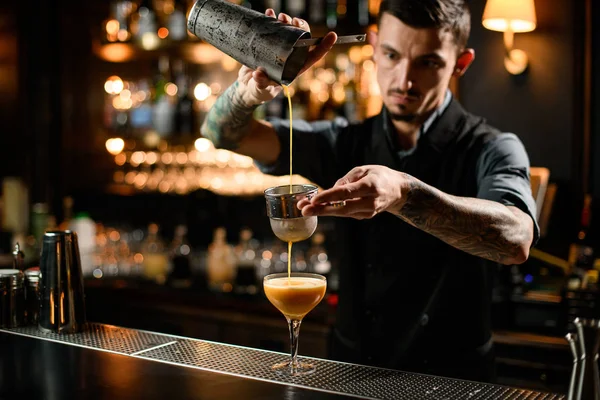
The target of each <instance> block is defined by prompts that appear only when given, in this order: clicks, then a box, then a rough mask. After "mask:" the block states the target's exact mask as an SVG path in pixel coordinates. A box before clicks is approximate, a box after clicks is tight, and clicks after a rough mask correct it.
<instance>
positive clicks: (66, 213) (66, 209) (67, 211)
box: [58, 196, 73, 231]
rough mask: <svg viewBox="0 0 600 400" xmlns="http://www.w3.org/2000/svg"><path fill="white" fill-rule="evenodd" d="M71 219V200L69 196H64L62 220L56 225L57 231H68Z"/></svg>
mask: <svg viewBox="0 0 600 400" xmlns="http://www.w3.org/2000/svg"><path fill="white" fill-rule="evenodd" d="M72 218H73V198H72V197H71V196H65V197H64V198H63V220H62V222H61V223H60V224H59V225H58V229H60V230H61V231H64V230H67V229H69V228H70V223H71V219H72Z"/></svg>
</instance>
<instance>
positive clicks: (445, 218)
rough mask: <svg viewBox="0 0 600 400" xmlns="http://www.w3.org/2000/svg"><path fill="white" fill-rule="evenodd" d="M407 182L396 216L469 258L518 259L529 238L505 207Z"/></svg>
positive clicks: (500, 261)
mask: <svg viewBox="0 0 600 400" xmlns="http://www.w3.org/2000/svg"><path fill="white" fill-rule="evenodd" d="M409 180H410V182H411V183H410V187H409V190H408V193H407V198H406V202H405V203H404V205H403V206H402V208H401V209H400V210H398V211H397V212H395V213H394V214H395V215H397V216H398V217H400V218H401V219H402V220H404V221H405V222H407V223H409V224H411V225H413V226H415V227H417V228H419V229H421V230H423V231H425V232H428V233H430V234H432V235H434V236H436V237H437V238H438V239H441V240H443V241H444V242H446V243H448V244H449V245H451V246H453V247H456V248H457V249H460V250H463V251H465V252H467V253H469V254H473V255H475V256H479V257H483V258H486V259H488V260H492V261H496V262H499V263H503V264H506V263H511V262H512V260H515V259H517V258H518V256H519V253H520V249H521V246H522V244H523V242H524V240H526V238H527V237H528V236H529V234H528V233H527V232H525V229H524V228H522V224H521V223H520V221H519V219H518V217H516V216H515V215H514V214H513V213H512V212H511V211H510V210H509V209H508V208H507V207H506V206H504V205H502V204H500V203H496V202H493V201H488V200H482V199H476V198H466V197H457V196H451V195H448V194H446V193H443V192H441V191H439V190H437V189H435V188H433V187H431V186H429V185H426V184H424V183H423V182H420V181H418V180H415V179H412V178H410V179H409Z"/></svg>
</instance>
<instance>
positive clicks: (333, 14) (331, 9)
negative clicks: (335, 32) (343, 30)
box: [325, 0, 338, 29]
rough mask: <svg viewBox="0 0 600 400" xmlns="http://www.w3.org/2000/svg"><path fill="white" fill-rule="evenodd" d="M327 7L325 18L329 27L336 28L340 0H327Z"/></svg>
mask: <svg viewBox="0 0 600 400" xmlns="http://www.w3.org/2000/svg"><path fill="white" fill-rule="evenodd" d="M325 1H326V2H327V3H326V8H325V20H326V23H327V28H329V29H335V27H336V26H337V24H338V12H337V7H338V0H325Z"/></svg>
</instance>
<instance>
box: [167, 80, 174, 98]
mask: <svg viewBox="0 0 600 400" xmlns="http://www.w3.org/2000/svg"><path fill="white" fill-rule="evenodd" d="M165 92H166V93H167V94H168V95H169V96H175V95H176V94H177V85H176V84H174V83H171V82H169V83H167V84H166V85H165Z"/></svg>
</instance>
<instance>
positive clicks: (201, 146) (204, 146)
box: [194, 138, 212, 153]
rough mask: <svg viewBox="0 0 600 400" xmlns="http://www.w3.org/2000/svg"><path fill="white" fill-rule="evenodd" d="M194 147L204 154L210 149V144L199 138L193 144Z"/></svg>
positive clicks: (206, 140) (208, 141)
mask: <svg viewBox="0 0 600 400" xmlns="http://www.w3.org/2000/svg"><path fill="white" fill-rule="evenodd" d="M194 147H195V148H196V150H198V151H199V152H200V153H204V152H206V151H208V150H210V148H211V147H212V142H211V141H210V140H208V139H206V138H199V139H196V141H195V142H194Z"/></svg>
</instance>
